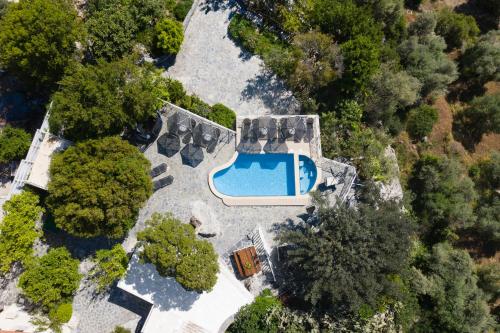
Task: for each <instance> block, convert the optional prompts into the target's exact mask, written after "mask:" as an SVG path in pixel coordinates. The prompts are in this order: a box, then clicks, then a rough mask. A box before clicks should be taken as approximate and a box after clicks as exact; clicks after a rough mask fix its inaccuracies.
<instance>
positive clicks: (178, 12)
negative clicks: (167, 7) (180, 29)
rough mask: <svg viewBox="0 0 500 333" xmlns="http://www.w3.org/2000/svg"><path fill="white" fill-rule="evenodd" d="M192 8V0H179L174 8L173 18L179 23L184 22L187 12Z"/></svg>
mask: <svg viewBox="0 0 500 333" xmlns="http://www.w3.org/2000/svg"><path fill="white" fill-rule="evenodd" d="M192 6H193V0H181V1H179V2H178V3H177V5H175V7H174V16H175V18H176V19H178V20H179V21H184V19H185V18H186V15H187V14H188V13H189V10H190V9H191V7H192Z"/></svg>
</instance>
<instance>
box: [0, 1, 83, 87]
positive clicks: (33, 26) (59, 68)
mask: <svg viewBox="0 0 500 333" xmlns="http://www.w3.org/2000/svg"><path fill="white" fill-rule="evenodd" d="M80 35H81V29H80V26H79V23H78V20H77V15H76V10H75V9H74V7H73V5H72V3H71V1H67V0H33V1H19V2H18V3H12V4H11V5H9V10H8V11H7V12H6V13H5V15H4V16H3V17H2V20H1V21H0V66H1V67H2V68H3V69H5V70H8V71H9V72H10V73H12V74H14V75H16V76H17V77H19V78H20V79H23V80H24V81H25V82H26V83H29V84H31V85H33V86H34V87H35V88H39V89H41V90H47V89H52V88H54V86H55V84H56V82H57V81H59V80H60V79H61V77H62V75H63V73H64V70H65V68H66V66H68V64H69V63H70V62H71V61H72V58H73V54H74V52H75V50H76V45H75V44H76V41H77V40H78V38H79V36H80Z"/></svg>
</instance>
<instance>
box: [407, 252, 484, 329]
mask: <svg viewBox="0 0 500 333" xmlns="http://www.w3.org/2000/svg"><path fill="white" fill-rule="evenodd" d="M422 261H423V263H422V264H420V265H418V266H417V270H416V274H415V278H414V281H413V284H414V287H415V290H416V292H417V295H418V296H419V299H420V303H421V314H420V319H419V320H418V321H417V323H416V324H415V326H416V327H415V328H414V329H415V331H416V332H430V333H433V332H436V333H437V332H460V333H473V332H477V333H479V332H484V331H485V329H486V328H488V327H490V324H491V317H490V316H489V310H488V306H487V304H486V298H485V296H484V294H483V292H482V291H481V290H480V289H479V288H478V286H477V281H478V279H477V276H476V275H475V273H474V268H473V262H472V260H471V258H470V257H469V255H468V253H467V252H465V251H463V250H456V249H453V248H452V247H451V246H450V245H449V244H446V243H444V244H443V243H441V244H437V245H435V246H434V247H433V248H432V252H431V253H430V254H428V255H426V256H424V258H423V260H422Z"/></svg>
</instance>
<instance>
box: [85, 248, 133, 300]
mask: <svg viewBox="0 0 500 333" xmlns="http://www.w3.org/2000/svg"><path fill="white" fill-rule="evenodd" d="M94 261H95V263H96V265H95V267H94V268H93V269H92V271H91V272H90V276H91V278H92V280H94V281H95V282H96V283H97V291H99V292H101V291H104V290H106V289H107V288H108V287H109V286H111V285H112V284H113V283H114V282H115V281H116V280H118V279H120V278H121V277H123V275H125V273H126V272H127V266H128V257H127V253H126V252H125V250H124V249H123V247H122V246H121V245H120V244H117V245H115V246H114V247H113V248H112V249H111V250H99V251H97V252H96V256H95V259H94Z"/></svg>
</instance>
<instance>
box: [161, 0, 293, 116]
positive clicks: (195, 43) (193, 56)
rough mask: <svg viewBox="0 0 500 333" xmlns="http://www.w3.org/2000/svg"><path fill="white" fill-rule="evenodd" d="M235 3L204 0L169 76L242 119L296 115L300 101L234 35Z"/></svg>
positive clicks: (207, 100) (170, 69)
mask: <svg viewBox="0 0 500 333" xmlns="http://www.w3.org/2000/svg"><path fill="white" fill-rule="evenodd" d="M232 3H233V1H229V2H228V1H216V0H212V1H210V0H206V2H205V1H201V4H200V5H199V6H198V8H197V9H196V10H195V12H194V14H193V16H192V18H191V21H190V22H189V26H188V28H187V30H186V32H185V37H184V43H183V44H182V48H181V51H180V52H179V54H178V55H177V58H176V60H175V64H174V65H173V66H172V67H170V68H169V69H168V70H167V72H166V75H168V76H172V77H174V78H176V79H177V80H179V81H181V82H182V83H183V84H184V86H185V87H186V90H188V91H189V92H190V93H194V94H196V95H198V96H200V97H201V98H202V99H203V100H204V101H206V102H208V103H210V104H215V103H223V104H225V105H227V106H228V107H230V108H232V109H233V110H234V111H235V112H236V113H237V114H238V115H242V116H244V115H249V114H270V113H274V114H289V113H296V112H297V109H298V106H297V102H296V100H295V99H294V98H293V96H292V94H291V93H290V92H289V91H287V90H286V89H285V87H284V85H283V84H282V82H280V81H279V80H277V79H276V78H275V76H274V75H272V74H269V73H268V72H267V71H266V70H265V69H264V67H263V62H262V60H260V59H259V58H257V57H255V56H251V55H249V54H248V53H245V52H243V51H242V49H241V48H240V47H238V46H237V45H235V43H234V42H233V41H232V40H231V39H230V38H229V37H228V33H227V28H228V25H229V21H230V17H231V16H232V15H234V13H235V12H236V7H235V6H234V5H232Z"/></svg>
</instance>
